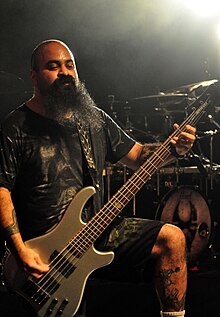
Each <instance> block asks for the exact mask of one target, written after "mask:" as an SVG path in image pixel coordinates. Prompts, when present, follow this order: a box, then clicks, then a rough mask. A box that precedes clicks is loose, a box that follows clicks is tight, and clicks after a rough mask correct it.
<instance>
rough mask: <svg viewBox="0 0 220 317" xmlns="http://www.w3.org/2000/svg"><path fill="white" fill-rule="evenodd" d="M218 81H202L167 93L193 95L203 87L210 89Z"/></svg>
mask: <svg viewBox="0 0 220 317" xmlns="http://www.w3.org/2000/svg"><path fill="white" fill-rule="evenodd" d="M217 82H218V80H217V79H212V80H205V81H200V82H196V83H192V84H188V85H184V86H180V87H177V88H174V89H169V90H167V91H166V93H168V94H169V93H171V94H172V93H173V94H181V93H183V92H187V93H191V92H193V91H194V90H196V89H198V88H201V87H208V86H211V85H213V84H215V83H217Z"/></svg>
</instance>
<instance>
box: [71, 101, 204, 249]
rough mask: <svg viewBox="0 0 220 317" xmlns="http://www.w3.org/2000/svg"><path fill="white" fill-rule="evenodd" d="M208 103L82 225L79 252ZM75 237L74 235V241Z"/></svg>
mask: <svg viewBox="0 0 220 317" xmlns="http://www.w3.org/2000/svg"><path fill="white" fill-rule="evenodd" d="M209 103H210V100H209V98H208V99H207V100H206V101H205V102H204V103H202V104H201V105H200V106H199V107H198V108H197V109H195V110H194V111H193V112H192V113H191V114H190V115H189V116H188V117H187V118H186V120H185V121H184V122H183V123H182V124H181V125H180V126H179V128H178V129H176V130H175V131H174V132H173V133H172V134H171V135H170V136H169V137H168V138H167V140H166V141H165V142H164V143H163V144H162V145H161V146H160V147H159V148H158V149H157V150H156V151H155V152H154V154H153V155H152V156H151V157H150V158H149V159H148V160H147V161H146V162H144V163H143V165H142V166H141V167H140V168H139V169H138V170H137V171H136V172H135V173H134V174H133V175H132V176H131V177H130V178H129V179H128V180H127V182H126V183H125V184H124V185H123V186H122V187H121V188H120V189H119V190H118V191H117V193H116V194H115V195H114V196H113V197H112V198H111V199H110V200H109V201H108V202H107V203H106V204H105V205H104V206H103V208H102V209H101V210H100V211H99V212H98V213H97V214H96V215H95V216H94V217H93V218H92V219H91V220H90V221H89V222H88V223H87V224H86V226H84V227H83V228H82V229H81V230H80V231H79V233H78V235H79V239H80V241H79V243H80V242H81V241H83V246H82V248H81V249H80V250H81V251H80V252H82V253H83V252H84V251H85V249H86V248H89V247H90V245H91V243H93V242H95V240H96V239H97V238H98V237H99V236H100V234H101V233H102V232H103V231H104V230H105V229H106V228H107V227H108V225H109V224H110V223H111V222H112V221H113V220H114V219H115V218H116V217H117V215H119V214H120V212H121V211H122V210H123V208H124V207H125V206H126V205H127V204H128V203H129V202H130V200H131V199H132V198H133V197H134V196H135V195H136V194H137V192H138V191H139V190H140V189H141V188H142V186H143V185H144V184H145V183H146V182H147V181H148V180H149V179H150V178H151V176H152V175H153V174H154V173H155V172H156V170H157V169H158V168H159V167H160V166H161V165H163V163H164V162H165V161H166V159H167V158H168V157H169V156H170V154H171V149H172V143H171V140H172V139H173V137H176V136H177V137H178V136H179V135H180V133H181V132H183V131H186V125H187V124H190V125H193V126H194V125H195V124H196V122H197V121H198V120H199V119H200V118H201V116H202V115H203V113H204V110H205V109H206V107H207V106H208V104H209ZM76 239H77V237H74V240H75V241H76Z"/></svg>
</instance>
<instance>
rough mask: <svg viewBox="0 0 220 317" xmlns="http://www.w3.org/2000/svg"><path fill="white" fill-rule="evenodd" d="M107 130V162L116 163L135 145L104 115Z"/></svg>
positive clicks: (133, 141)
mask: <svg viewBox="0 0 220 317" xmlns="http://www.w3.org/2000/svg"><path fill="white" fill-rule="evenodd" d="M105 121H106V129H107V131H106V132H107V145H108V152H107V161H109V162H110V163H116V162H118V161H119V160H120V159H121V158H122V157H123V156H125V155H126V154H127V153H128V152H129V151H130V150H131V148H132V147H133V146H134V144H135V140H134V139H133V138H131V137H130V136H129V135H128V134H127V133H126V132H125V131H124V130H123V129H122V128H121V127H120V126H119V125H118V124H117V123H116V122H115V121H114V120H113V119H112V118H111V117H110V116H109V115H108V114H105Z"/></svg>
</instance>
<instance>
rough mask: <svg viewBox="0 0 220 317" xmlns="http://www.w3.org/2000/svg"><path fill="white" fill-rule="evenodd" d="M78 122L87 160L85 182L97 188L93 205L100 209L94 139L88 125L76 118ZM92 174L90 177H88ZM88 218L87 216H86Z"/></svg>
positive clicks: (82, 146)
mask: <svg viewBox="0 0 220 317" xmlns="http://www.w3.org/2000/svg"><path fill="white" fill-rule="evenodd" d="M75 122H76V129H77V132H78V136H79V140H80V143H81V148H82V151H83V154H84V155H83V156H84V159H83V162H84V161H86V164H83V165H84V166H83V174H84V175H83V177H84V180H83V181H84V184H85V186H88V185H91V181H92V185H93V187H94V188H95V189H96V194H95V195H94V198H95V199H94V202H93V206H94V208H95V210H98V209H100V206H101V195H100V191H101V188H100V179H99V176H98V172H97V168H96V165H95V159H94V152H93V150H92V141H91V135H90V130H89V128H88V126H86V124H85V123H84V122H82V121H81V120H79V119H78V118H77V119H75ZM88 176H90V177H88ZM88 178H91V181H90V183H89V180H88ZM86 218H87V217H86Z"/></svg>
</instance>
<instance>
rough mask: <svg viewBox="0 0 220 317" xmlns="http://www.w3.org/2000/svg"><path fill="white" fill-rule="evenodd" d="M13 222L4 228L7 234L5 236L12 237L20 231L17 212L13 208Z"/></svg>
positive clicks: (4, 232)
mask: <svg viewBox="0 0 220 317" xmlns="http://www.w3.org/2000/svg"><path fill="white" fill-rule="evenodd" d="M12 220H13V222H12V224H11V225H9V226H7V227H5V228H3V229H2V233H3V235H4V236H5V238H8V237H10V236H11V235H12V234H15V233H18V232H19V229H18V223H17V218H16V214H15V210H14V209H13V210H12Z"/></svg>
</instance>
